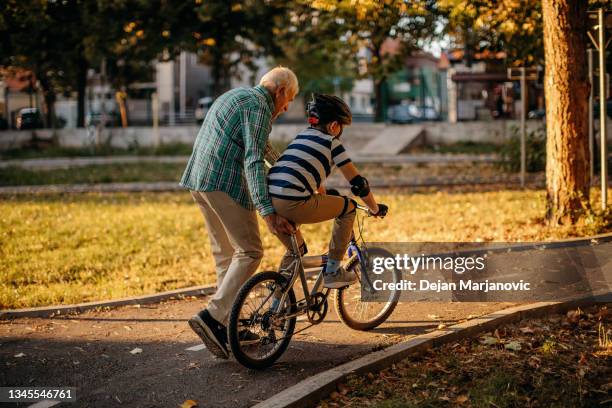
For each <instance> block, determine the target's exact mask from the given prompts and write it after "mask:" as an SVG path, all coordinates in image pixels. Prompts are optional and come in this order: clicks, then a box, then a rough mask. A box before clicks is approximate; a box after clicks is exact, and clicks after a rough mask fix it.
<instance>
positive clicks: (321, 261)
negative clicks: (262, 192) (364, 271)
mask: <svg viewBox="0 0 612 408" xmlns="http://www.w3.org/2000/svg"><path fill="white" fill-rule="evenodd" d="M357 209H360V210H363V211H368V208H367V207H364V206H361V205H357ZM291 247H292V248H291V254H290V256H292V257H293V258H294V260H293V262H291V264H290V267H289V269H290V270H291V268H293V270H292V272H291V279H290V281H289V284H288V285H287V287H286V288H285V290H284V291H283V295H282V297H281V299H280V301H279V303H278V306H277V307H276V310H275V311H274V312H276V313H277V312H278V310H279V309H280V307H281V305H283V304H285V301H286V299H287V293H288V291H289V289H290V288H292V287H293V285H294V284H295V281H296V280H297V278H298V276H299V278H300V282H301V283H302V290H303V292H304V299H305V300H306V305H307V307H310V306H312V298H313V296H314V295H315V294H317V293H319V289H320V287H321V285H322V283H323V270H324V267H325V264H326V263H327V255H310V256H302V255H301V253H300V249H299V248H300V246H299V243H298V242H297V238H296V235H295V233H293V234H291ZM347 252H348V256H349V259H348V261H347V263H350V262H353V261H354V258H356V259H357V261H358V262H360V263H361V264H362V265H363V263H364V259H363V256H362V253H361V250H360V249H359V246H358V245H357V241H356V240H355V234H354V233H351V239H350V241H349V244H348V248H347ZM310 268H321V270H320V271H319V274H318V275H317V279H316V281H315V283H314V284H313V286H312V290H311V291H309V290H308V289H309V288H308V282H307V280H306V272H305V269H310ZM322 293H323V296H325V297H326V298H327V295H328V294H329V289H328V288H326V289H324V291H323V292H322Z"/></svg>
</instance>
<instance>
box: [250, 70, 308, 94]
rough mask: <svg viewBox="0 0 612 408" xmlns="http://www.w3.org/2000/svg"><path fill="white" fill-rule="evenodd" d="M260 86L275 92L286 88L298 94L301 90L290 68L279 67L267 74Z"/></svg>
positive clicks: (262, 78)
mask: <svg viewBox="0 0 612 408" xmlns="http://www.w3.org/2000/svg"><path fill="white" fill-rule="evenodd" d="M259 85H262V86H265V87H266V88H267V89H269V90H270V91H272V92H274V91H276V89H277V88H278V87H279V86H284V87H285V88H286V89H287V90H289V91H292V92H293V94H294V95H295V94H297V93H298V92H299V90H300V88H299V85H298V79H297V77H296V76H295V74H294V73H293V71H291V70H290V69H289V68H286V67H283V66H280V65H279V66H278V67H276V68H273V69H271V70H270V71H268V72H266V74H265V75H264V76H263V77H261V80H260V81H259Z"/></svg>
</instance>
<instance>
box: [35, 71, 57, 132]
mask: <svg viewBox="0 0 612 408" xmlns="http://www.w3.org/2000/svg"><path fill="white" fill-rule="evenodd" d="M37 76H38V78H39V81H40V85H41V87H42V91H43V97H44V99H45V107H46V109H47V111H46V115H45V125H46V126H47V127H50V128H53V129H55V126H56V121H55V100H56V95H55V91H54V90H53V88H52V86H51V84H50V82H49V80H48V79H47V78H46V77H45V76H44V75H40V76H39V75H37Z"/></svg>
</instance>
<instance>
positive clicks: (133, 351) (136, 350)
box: [130, 347, 142, 354]
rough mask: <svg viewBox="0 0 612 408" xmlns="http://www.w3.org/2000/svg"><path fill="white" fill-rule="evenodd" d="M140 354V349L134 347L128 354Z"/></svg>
mask: <svg viewBox="0 0 612 408" xmlns="http://www.w3.org/2000/svg"><path fill="white" fill-rule="evenodd" d="M140 353H142V349H141V348H140V347H136V348H135V349H134V350H132V351H130V354H140Z"/></svg>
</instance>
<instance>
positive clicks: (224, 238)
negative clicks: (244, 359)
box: [180, 67, 298, 359]
mask: <svg viewBox="0 0 612 408" xmlns="http://www.w3.org/2000/svg"><path fill="white" fill-rule="evenodd" d="M297 92H298V81H297V78H296V76H295V74H294V73H293V72H292V71H291V70H290V69H288V68H284V67H277V68H274V69H272V70H271V71H269V72H268V73H266V74H265V75H264V76H263V78H261V81H260V83H259V86H256V87H254V88H238V89H233V90H231V91H228V92H226V93H225V94H223V95H221V96H220V97H219V98H217V100H216V101H215V103H213V105H212V106H211V108H210V110H209V112H208V113H207V115H206V118H205V119H204V123H202V127H201V128H200V131H199V133H198V136H197V138H196V141H195V144H194V146H193V153H192V154H191V158H190V159H189V162H188V163H187V168H186V169H185V173H184V174H183V178H182V179H181V183H180V184H181V186H183V187H185V188H187V189H189V190H190V191H191V195H192V196H193V199H194V200H195V202H196V203H197V204H198V206H199V207H200V210H201V211H202V214H203V215H204V220H205V222H206V226H207V229H208V234H209V236H210V243H211V248H212V254H213V257H214V260H215V266H216V272H217V292H216V293H215V295H214V296H213V297H212V299H211V300H210V302H209V303H208V307H207V308H206V309H203V310H202V311H200V312H199V313H198V314H197V315H195V316H194V317H192V318H191V319H190V320H189V325H190V326H191V328H192V329H193V331H194V332H196V334H197V335H198V336H200V338H201V339H202V341H203V342H204V344H206V347H207V348H208V350H209V351H210V352H211V353H213V354H214V355H215V356H217V357H219V358H225V359H226V358H228V357H229V352H228V348H227V334H226V327H225V326H226V325H227V320H228V318H229V313H230V310H231V307H232V303H233V302H234V298H235V297H236V294H237V293H238V290H239V289H240V287H241V286H242V284H243V283H244V282H246V280H247V279H248V278H249V277H250V276H251V275H252V274H253V273H254V272H255V271H256V270H257V267H258V266H259V263H260V261H261V258H262V256H263V248H262V244H261V239H260V237H259V227H258V224H257V216H256V213H255V209H257V211H258V212H259V214H260V215H261V216H262V217H263V219H264V220H265V221H266V224H267V225H268V228H269V229H270V231H272V232H273V233H274V234H278V233H281V232H282V233H290V232H291V231H292V229H293V227H292V225H291V224H290V223H289V222H288V221H287V220H286V219H285V218H283V217H281V216H279V215H277V214H276V213H275V212H274V207H272V202H271V200H270V197H269V195H268V188H267V184H266V173H265V170H264V156H266V157H265V159H269V160H271V161H273V159H274V157H270V156H273V155H274V151H273V149H271V148H270V147H269V145H268V136H269V134H270V130H271V129H272V121H273V120H274V119H276V118H277V117H278V115H280V114H281V113H283V112H285V111H286V110H287V107H288V106H289V103H290V102H291V101H293V99H294V98H295V95H296V94H297Z"/></svg>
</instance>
